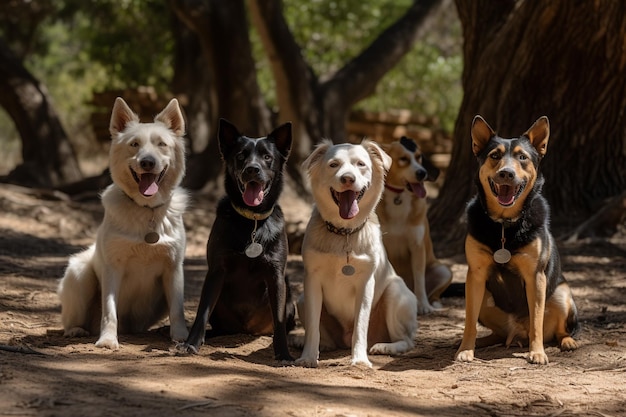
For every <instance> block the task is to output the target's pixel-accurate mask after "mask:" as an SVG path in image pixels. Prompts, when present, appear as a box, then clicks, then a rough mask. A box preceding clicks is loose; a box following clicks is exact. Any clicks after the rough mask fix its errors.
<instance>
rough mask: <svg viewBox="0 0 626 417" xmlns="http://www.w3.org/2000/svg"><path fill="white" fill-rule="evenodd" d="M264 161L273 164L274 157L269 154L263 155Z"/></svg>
mask: <svg viewBox="0 0 626 417" xmlns="http://www.w3.org/2000/svg"><path fill="white" fill-rule="evenodd" d="M263 159H264V160H265V162H272V159H274V158H272V155H270V154H267V155H263Z"/></svg>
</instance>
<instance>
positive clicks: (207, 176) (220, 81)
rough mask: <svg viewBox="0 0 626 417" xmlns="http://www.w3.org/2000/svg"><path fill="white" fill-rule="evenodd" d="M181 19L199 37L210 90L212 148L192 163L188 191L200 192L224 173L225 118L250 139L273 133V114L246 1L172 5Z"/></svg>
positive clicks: (175, 1) (184, 0)
mask: <svg viewBox="0 0 626 417" xmlns="http://www.w3.org/2000/svg"><path fill="white" fill-rule="evenodd" d="M170 4H171V6H172V8H173V10H174V11H175V13H176V14H177V16H178V17H179V18H180V19H181V20H182V21H183V22H184V23H185V24H186V25H187V26H188V27H189V28H190V29H191V30H193V31H194V32H195V33H196V34H197V35H198V37H199V39H200V43H201V45H202V50H203V52H204V54H205V59H206V61H207V64H208V68H207V69H206V72H205V74H206V75H207V76H208V77H209V83H210V85H211V87H212V89H211V100H210V103H211V120H210V122H209V126H210V130H211V131H210V133H209V135H210V136H209V143H208V146H207V147H206V148H205V150H204V151H203V152H201V153H200V154H198V155H196V156H194V158H192V159H191V160H190V161H189V170H188V173H187V176H186V179H185V185H186V186H187V187H190V188H199V187H202V186H203V185H204V184H205V183H206V182H207V181H209V180H213V179H215V178H216V177H217V176H218V174H219V173H220V172H221V166H222V163H221V159H220V154H219V150H218V145H217V140H216V134H217V131H216V129H217V119H218V118H219V117H223V118H226V119H228V120H230V121H231V122H233V123H234V124H235V125H236V126H237V127H238V128H239V130H240V131H241V132H242V133H244V134H246V135H248V136H259V135H265V134H267V133H269V132H270V131H271V123H270V112H269V109H268V108H267V106H266V104H265V102H264V100H263V97H262V96H261V92H260V90H259V87H258V85H257V82H256V68H255V62H254V59H253V56H252V47H251V45H250V39H249V36H248V25H247V24H246V23H245V22H246V21H247V17H246V9H245V4H244V1H243V0H229V1H220V0H203V1H194V0H171V1H170Z"/></svg>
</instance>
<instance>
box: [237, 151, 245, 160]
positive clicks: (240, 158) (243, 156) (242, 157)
mask: <svg viewBox="0 0 626 417" xmlns="http://www.w3.org/2000/svg"><path fill="white" fill-rule="evenodd" d="M244 159H246V156H245V155H244V154H243V153H238V154H237V160H238V161H243V160H244Z"/></svg>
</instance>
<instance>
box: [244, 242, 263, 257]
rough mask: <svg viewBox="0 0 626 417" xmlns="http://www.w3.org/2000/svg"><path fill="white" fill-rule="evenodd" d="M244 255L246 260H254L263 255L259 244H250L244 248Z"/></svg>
mask: <svg viewBox="0 0 626 417" xmlns="http://www.w3.org/2000/svg"><path fill="white" fill-rule="evenodd" d="M245 253H246V256H247V257H248V258H256V257H257V256H259V255H260V254H262V253H263V246H262V245H261V244H260V243H257V242H252V243H250V244H249V245H248V247H246V251H245Z"/></svg>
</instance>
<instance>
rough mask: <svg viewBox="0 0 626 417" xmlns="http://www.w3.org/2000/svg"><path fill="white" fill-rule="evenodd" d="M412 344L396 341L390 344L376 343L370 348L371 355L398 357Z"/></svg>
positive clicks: (410, 347) (411, 346) (405, 341)
mask: <svg viewBox="0 0 626 417" xmlns="http://www.w3.org/2000/svg"><path fill="white" fill-rule="evenodd" d="M413 346H414V344H413V343H412V342H410V341H407V340H398V341H396V342H392V343H376V344H375V345H374V346H372V347H371V348H370V354H372V355H399V354H401V353H404V352H406V351H408V350H410V349H412V348H413Z"/></svg>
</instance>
